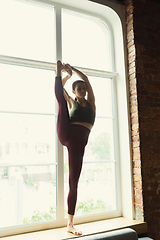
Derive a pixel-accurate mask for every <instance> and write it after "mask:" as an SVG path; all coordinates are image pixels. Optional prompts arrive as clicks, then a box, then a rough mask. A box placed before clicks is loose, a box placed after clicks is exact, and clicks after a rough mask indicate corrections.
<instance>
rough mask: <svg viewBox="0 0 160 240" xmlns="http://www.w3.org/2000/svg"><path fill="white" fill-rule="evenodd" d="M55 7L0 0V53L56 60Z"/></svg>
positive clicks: (15, 0) (49, 60) (13, 0)
mask: <svg viewBox="0 0 160 240" xmlns="http://www.w3.org/2000/svg"><path fill="white" fill-rule="evenodd" d="M54 19H55V18H54V8H51V7H46V6H45V5H41V4H37V3H31V2H28V1H26V2H24V1H23V2H22V1H17V0H5V1H0V31H1V37H0V55H8V56H14V57H22V58H28V59H35V60H41V61H48V62H53V61H55V48H54V46H55V36H54V25H55V20H54Z"/></svg>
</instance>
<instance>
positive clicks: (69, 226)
mask: <svg viewBox="0 0 160 240" xmlns="http://www.w3.org/2000/svg"><path fill="white" fill-rule="evenodd" d="M73 219H74V215H70V214H68V224H67V232H69V233H73V234H74V235H82V232H81V231H79V230H77V229H76V228H75V227H74V225H73Z"/></svg>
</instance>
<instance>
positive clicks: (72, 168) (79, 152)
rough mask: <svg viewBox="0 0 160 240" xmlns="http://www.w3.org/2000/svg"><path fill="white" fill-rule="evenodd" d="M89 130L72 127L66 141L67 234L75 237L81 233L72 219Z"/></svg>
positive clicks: (76, 126)
mask: <svg viewBox="0 0 160 240" xmlns="http://www.w3.org/2000/svg"><path fill="white" fill-rule="evenodd" d="M89 133H90V130H89V129H87V128H85V127H83V126H80V125H74V124H73V125H72V134H71V136H70V138H69V141H68V146H67V148H68V155H69V193H68V198H67V203H68V227H67V230H68V232H72V233H74V234H76V235H81V234H82V232H81V231H77V229H75V227H74V225H73V217H74V214H75V208H76V202H77V188H78V181H79V177H80V173H81V169H82V163H83V156H84V150H85V146H86V144H87V142H88V136H89Z"/></svg>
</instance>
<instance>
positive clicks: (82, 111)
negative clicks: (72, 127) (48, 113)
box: [69, 100, 96, 125]
mask: <svg viewBox="0 0 160 240" xmlns="http://www.w3.org/2000/svg"><path fill="white" fill-rule="evenodd" d="M69 115H70V120H71V122H87V123H90V124H91V125H93V124H94V121H95V115H96V113H95V111H94V110H93V108H92V107H91V105H90V104H89V102H88V101H87V100H86V106H85V107H82V106H81V105H80V104H79V103H78V102H77V101H75V102H74V105H73V108H72V109H71V111H70V113H69Z"/></svg>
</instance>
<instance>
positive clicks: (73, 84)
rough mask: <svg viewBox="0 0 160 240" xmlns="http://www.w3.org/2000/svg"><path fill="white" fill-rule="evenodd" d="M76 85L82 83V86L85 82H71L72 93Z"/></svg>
mask: <svg viewBox="0 0 160 240" xmlns="http://www.w3.org/2000/svg"><path fill="white" fill-rule="evenodd" d="M78 83H84V84H85V82H84V81H82V80H77V81H75V82H73V83H72V90H73V91H75V88H76V85H77V84H78ZM85 85H86V84H85Z"/></svg>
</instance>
